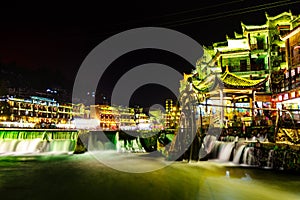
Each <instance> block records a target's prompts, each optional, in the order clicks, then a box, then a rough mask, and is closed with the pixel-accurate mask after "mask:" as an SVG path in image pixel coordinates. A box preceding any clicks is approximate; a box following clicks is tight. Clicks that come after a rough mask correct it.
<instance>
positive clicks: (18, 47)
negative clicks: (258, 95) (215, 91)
mask: <svg viewBox="0 0 300 200" xmlns="http://www.w3.org/2000/svg"><path fill="white" fill-rule="evenodd" d="M109 2H110V3H103V2H102V1H99V5H97V4H89V3H86V1H82V2H78V3H77V2H75V1H72V2H69V3H63V4H62V3H52V1H51V3H50V1H49V2H48V3H45V2H43V3H31V4H28V3H26V4H25V3H11V4H10V5H1V7H0V26H1V32H0V61H1V62H2V63H9V62H16V64H17V65H18V66H20V67H22V68H23V69H26V70H35V69H40V70H47V69H51V70H55V71H57V72H58V73H62V77H63V79H64V81H63V82H64V84H65V85H64V87H66V88H68V89H70V88H71V87H72V84H73V81H74V78H75V75H76V73H77V70H78V69H79V67H80V65H81V63H82V61H83V60H84V58H85V57H86V56H87V54H88V53H89V52H90V51H91V50H92V49H93V48H94V47H95V46H96V45H98V44H99V43H101V42H102V41H103V40H105V39H106V38H109V37H110V36H112V35H114V34H116V33H119V32H121V31H124V30H128V29H131V28H137V27H143V26H158V27H166V28H171V29H175V30H177V31H180V32H182V33H184V34H186V35H188V36H190V37H192V38H193V39H195V40H196V41H198V42H199V43H200V44H202V45H206V46H209V45H211V44H212V42H217V41H223V40H225V36H226V34H228V35H229V36H233V32H234V31H236V32H241V27H240V22H241V21H242V22H244V23H245V24H263V23H265V20H266V19H265V12H268V14H269V15H271V16H272V15H277V14H279V13H281V12H283V11H289V10H291V11H292V12H293V13H294V14H300V1H275V2H273V1H239V0H236V1H207V2H203V1H198V3H190V2H186V1H181V3H177V2H176V3H175V1H169V2H167V1H130V2H129V3H128V2H126V3H120V2H119V1H109ZM291 2H292V4H291ZM295 2H296V3H295ZM148 62H158V63H163V64H167V65H169V66H172V67H173V68H175V69H177V70H178V71H180V72H186V73H189V72H190V71H191V69H192V66H190V65H189V64H188V63H187V62H186V61H185V60H182V59H180V58H178V57H177V56H176V55H172V54H170V53H168V52H162V51H154V50H149V51H146V50H142V51H136V52H131V53H129V54H126V55H124V56H122V57H121V58H120V59H118V60H116V61H115V62H114V63H113V64H112V65H111V66H110V70H109V71H108V72H107V77H106V78H104V79H103V80H102V81H103V82H102V83H100V84H99V86H100V88H99V93H103V94H104V95H105V96H108V97H109V95H110V93H111V91H112V88H113V85H114V83H115V82H116V81H117V80H118V78H120V76H121V75H122V73H126V71H128V70H129V69H131V68H132V67H134V66H137V65H140V64H143V63H148ZM112 73H113V74H114V76H113V78H112V76H111V75H110V74H112ZM49 85H51V83H49ZM145 91H149V92H148V93H147V95H148V96H152V99H151V100H149V98H147V101H146V100H145V96H147V95H145V93H144V92H145ZM157 91H160V92H159V95H152V94H153V93H154V92H157ZM169 96H172V95H171V94H170V92H169V91H168V90H166V89H163V88H162V87H159V86H157V85H154V86H152V87H150V86H145V87H143V88H141V89H140V90H139V91H137V92H136V93H135V95H134V98H133V100H132V104H140V105H141V106H150V105H152V104H155V103H161V102H162V100H163V99H165V98H167V97H169Z"/></svg>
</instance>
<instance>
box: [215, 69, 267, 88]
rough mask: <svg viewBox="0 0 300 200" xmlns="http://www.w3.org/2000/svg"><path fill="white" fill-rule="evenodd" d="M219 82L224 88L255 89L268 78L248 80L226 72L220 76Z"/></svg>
mask: <svg viewBox="0 0 300 200" xmlns="http://www.w3.org/2000/svg"><path fill="white" fill-rule="evenodd" d="M221 80H222V82H223V84H224V86H225V87H226V88H256V87H259V86H261V85H262V84H264V83H265V82H266V81H267V80H268V77H267V78H265V79H260V80H250V79H246V78H243V77H239V76H237V75H235V74H233V73H230V72H229V71H228V70H226V71H225V73H224V74H222V75H221Z"/></svg>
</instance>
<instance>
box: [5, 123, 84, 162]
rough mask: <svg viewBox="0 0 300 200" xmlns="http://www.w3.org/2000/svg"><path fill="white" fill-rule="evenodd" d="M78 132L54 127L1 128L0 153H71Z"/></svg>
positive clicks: (73, 149) (74, 146)
mask: <svg viewBox="0 0 300 200" xmlns="http://www.w3.org/2000/svg"><path fill="white" fill-rule="evenodd" d="M77 137H78V132H77V131H76V130H56V129H49V130H47V129H24V130H23V129H2V130H0V155H2V156H5V155H26V154H43V153H46V154H47V153H49V154H62V153H67V154H71V153H73V152H74V151H75V148H76V144H77Z"/></svg>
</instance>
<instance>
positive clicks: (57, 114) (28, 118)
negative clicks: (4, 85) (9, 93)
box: [0, 96, 74, 128]
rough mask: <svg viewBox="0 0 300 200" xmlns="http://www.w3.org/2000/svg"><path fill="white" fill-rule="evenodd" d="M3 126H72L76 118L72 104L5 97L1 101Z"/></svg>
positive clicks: (38, 98) (42, 98)
mask: <svg viewBox="0 0 300 200" xmlns="http://www.w3.org/2000/svg"><path fill="white" fill-rule="evenodd" d="M0 101H1V102H0V104H1V108H0V112H1V118H0V120H1V125H2V126H4V127H15V126H16V127H30V128H34V127H41V128H49V127H50V126H51V125H54V126H56V125H58V124H70V123H71V120H72V118H73V117H74V112H73V107H72V104H62V103H58V102H57V101H55V100H54V99H49V98H44V97H36V96H31V97H30V98H28V99H23V98H15V97H5V98H2V99H1V100H0Z"/></svg>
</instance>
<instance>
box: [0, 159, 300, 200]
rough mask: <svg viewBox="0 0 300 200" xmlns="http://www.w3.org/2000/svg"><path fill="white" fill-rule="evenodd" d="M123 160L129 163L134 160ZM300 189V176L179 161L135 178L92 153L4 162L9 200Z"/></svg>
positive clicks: (281, 193)
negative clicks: (99, 159)
mask: <svg viewBox="0 0 300 200" xmlns="http://www.w3.org/2000/svg"><path fill="white" fill-rule="evenodd" d="M118 158H119V159H120V160H119V162H120V165H122V164H126V162H127V161H126V160H127V159H128V155H127V156H125V155H124V157H123V156H122V155H118ZM141 159H142V158H141ZM147 165H151V163H150V162H147ZM227 174H228V176H227ZM299 187H300V176H299V175H298V174H297V175H295V174H284V173H283V172H281V173H274V172H272V171H268V170H262V169H253V168H239V167H234V166H233V167H228V166H223V165H221V164H219V163H213V162H195V163H193V162H192V163H183V162H175V163H173V164H171V165H169V166H167V167H165V168H162V169H160V170H157V171H153V172H149V173H140V174H133V173H125V172H120V171H117V170H114V169H111V168H109V167H107V166H105V165H103V164H101V163H100V162H98V160H96V159H94V158H93V156H91V155H89V154H82V155H59V156H27V157H24V156H23V157H21V156H20V157H18V156H15V157H1V158H0V194H1V197H5V198H6V199H87V198H95V199H151V200H153V199H239V200H240V199H299V196H300V192H299Z"/></svg>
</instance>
